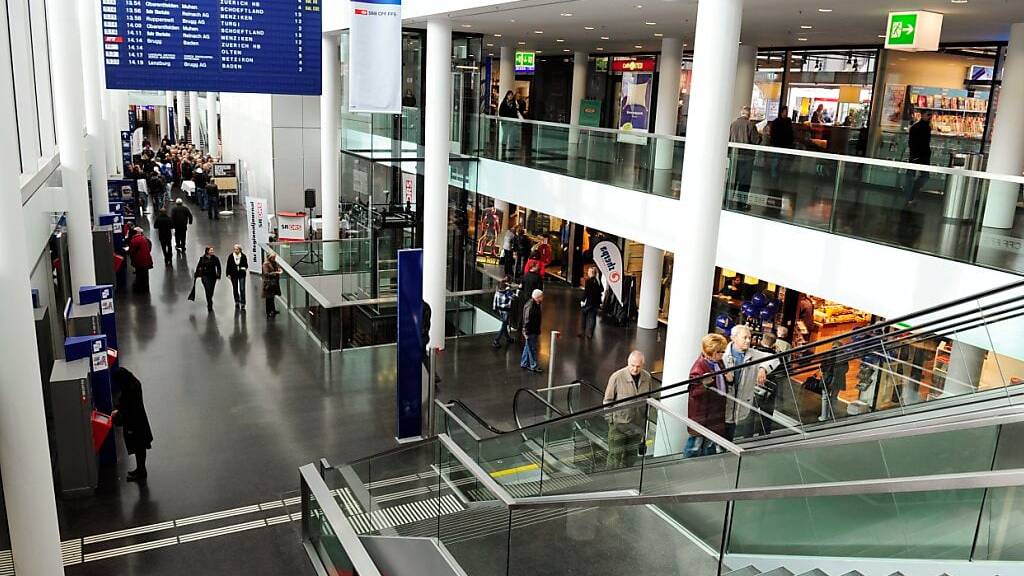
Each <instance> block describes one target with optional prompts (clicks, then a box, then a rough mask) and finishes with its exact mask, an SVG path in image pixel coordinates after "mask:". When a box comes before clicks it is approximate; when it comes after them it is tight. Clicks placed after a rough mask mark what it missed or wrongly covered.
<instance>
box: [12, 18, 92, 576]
mask: <svg viewBox="0 0 1024 576" xmlns="http://www.w3.org/2000/svg"><path fill="white" fill-rule="evenodd" d="M51 4H56V2H52V3H51ZM0 11H2V12H6V7H0ZM72 12H73V11H72ZM3 16H4V21H6V16H7V14H6V13H5V14H3ZM52 17H53V16H52V14H51V18H52ZM69 18H71V20H72V22H71V23H72V24H73V18H74V15H73V14H71V15H70V16H69ZM51 22H53V21H52V20H51ZM51 25H52V24H51ZM63 25H64V26H67V23H64V24H63ZM4 33H5V34H6V31H5V32H4ZM56 42H57V40H56V39H55V38H54V39H51V45H53V44H54V43H56ZM0 50H2V51H3V52H6V54H0V68H2V69H0V78H3V79H4V80H3V81H2V82H0V180H2V182H3V184H2V188H3V190H4V192H5V193H4V194H0V246H3V247H4V252H3V254H4V255H3V265H2V266H0V317H2V318H3V319H4V330H3V332H2V333H0V365H2V366H3V367H4V369H3V370H4V375H3V383H2V384H0V472H2V473H3V490H4V502H5V505H6V507H7V524H8V526H9V527H10V534H11V545H12V546H11V547H12V548H13V550H14V569H15V571H16V572H17V574H18V575H19V576H48V575H50V574H54V575H60V574H64V566H63V563H62V562H61V549H60V532H59V531H58V528H57V507H56V504H55V499H54V491H53V480H52V478H53V477H52V472H51V470H50V447H49V443H48V441H47V438H46V415H45V413H44V411H43V394H42V388H41V387H40V386H39V382H40V378H41V375H40V373H39V359H38V351H37V350H36V343H35V340H34V339H33V338H26V337H25V335H26V334H33V333H34V332H35V325H34V323H33V319H32V301H31V296H30V294H31V285H30V284H29V279H28V269H29V264H28V262H27V259H26V255H27V254H26V253H27V252H28V249H27V247H26V246H25V223H24V221H23V220H22V208H21V195H20V194H17V193H15V191H17V190H18V174H19V173H20V172H21V169H20V168H21V167H20V166H19V165H18V125H17V122H16V120H15V107H14V89H13V83H12V78H13V75H12V73H11V72H12V71H11V57H10V56H11V55H10V52H9V44H8V43H7V42H3V43H2V48H0ZM54 80H55V81H56V78H55V79H54ZM55 88H56V87H55ZM54 93H55V94H56V89H55V90H54ZM65 183H66V181H65Z"/></svg>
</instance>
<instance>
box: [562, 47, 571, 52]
mask: <svg viewBox="0 0 1024 576" xmlns="http://www.w3.org/2000/svg"><path fill="white" fill-rule="evenodd" d="M562 52H572V50H569V49H568V48H562Z"/></svg>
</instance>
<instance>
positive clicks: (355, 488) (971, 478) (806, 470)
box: [304, 401, 1024, 576]
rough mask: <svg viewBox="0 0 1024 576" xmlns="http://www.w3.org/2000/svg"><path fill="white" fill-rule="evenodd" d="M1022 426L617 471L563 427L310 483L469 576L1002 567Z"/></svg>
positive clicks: (641, 458)
mask: <svg viewBox="0 0 1024 576" xmlns="http://www.w3.org/2000/svg"><path fill="white" fill-rule="evenodd" d="M623 410H625V408H620V409H617V410H613V411H606V413H605V414H604V416H608V417H609V420H610V422H609V426H610V428H611V427H615V426H618V425H621V424H623V423H624V422H634V423H635V422H638V420H632V418H634V417H641V416H640V413H641V412H643V411H653V412H657V413H658V415H659V416H658V417H669V418H679V419H683V420H685V419H686V417H685V416H680V415H678V414H673V413H671V412H670V411H668V410H665V409H663V408H659V406H658V403H657V402H654V401H651V402H646V403H640V404H637V405H634V406H630V407H629V410H630V412H629V413H628V414H624V413H623ZM656 419H657V418H648V419H647V421H653V420H656ZM1022 420H1024V415H1022V414H1021V413H1019V412H1017V413H1014V414H1010V415H1004V416H1001V417H999V418H996V419H994V420H990V421H986V420H984V419H977V420H974V421H962V422H959V423H956V424H955V425H951V426H948V427H946V428H943V429H940V430H938V431H933V430H927V429H918V430H913V431H908V432H906V433H904V434H896V435H891V436H888V437H881V438H866V439H865V438H860V439H858V438H847V439H844V440H842V441H834V442H831V443H830V444H828V445H820V446H815V445H813V443H812V445H808V446H804V447H797V448H796V449H795V450H781V449H780V450H775V451H773V450H771V449H769V450H767V451H765V450H761V451H758V453H750V452H747V451H744V450H743V449H742V448H739V447H737V446H735V445H732V444H730V443H728V442H727V441H724V440H722V439H720V438H716V439H714V444H715V446H716V447H717V448H718V449H719V450H717V451H716V453H714V454H709V455H706V456H700V457H685V456H684V455H683V454H681V453H678V452H670V453H657V452H656V451H654V450H646V451H645V450H644V449H642V448H639V447H640V446H643V443H642V442H641V443H630V442H626V443H622V444H620V445H619V447H621V448H627V449H629V450H632V451H634V454H635V456H634V457H632V462H629V461H628V460H630V459H629V458H623V457H622V456H623V454H622V453H618V454H617V455H614V454H615V450H616V449H617V448H616V447H611V446H610V447H609V449H608V450H602V449H600V448H599V447H597V446H596V445H595V444H594V443H588V444H587V445H586V446H581V445H579V444H577V445H574V446H564V445H562V444H564V439H565V438H566V436H567V435H566V433H565V432H564V431H563V430H561V428H563V427H564V426H565V425H566V424H567V422H564V421H563V422H556V423H550V424H547V425H545V426H543V427H541V430H543V432H542V431H541V430H537V432H536V433H534V434H530V435H528V437H526V438H524V437H523V435H521V434H518V433H516V434H510V435H506V436H512V437H514V438H511V439H510V438H508V437H498V438H491V439H485V440H479V441H468V440H463V441H459V440H456V439H455V438H452V437H449V436H447V435H444V434H442V435H441V436H439V437H436V438H433V439H431V440H427V441H424V442H421V443H418V444H415V445H410V446H404V447H400V448H398V449H395V450H393V451H391V452H388V453H385V454H381V455H378V456H374V457H371V458H367V459H365V460H361V461H359V462H356V463H354V464H352V465H349V466H342V467H339V468H337V469H335V470H329V471H327V472H326V473H325V479H326V484H327V488H328V489H329V490H330V491H331V493H332V494H334V495H335V500H336V502H335V504H336V505H337V506H338V508H339V510H341V511H342V512H343V513H344V516H345V521H346V522H347V523H348V526H349V527H350V529H351V530H352V531H353V532H355V533H357V534H360V535H363V536H372V535H382V536H402V537H421V538H422V537H429V538H435V539H437V541H438V542H440V543H441V544H442V545H443V547H444V548H445V549H447V551H448V552H449V553H450V554H451V556H452V557H453V558H454V559H455V560H456V562H457V564H458V565H459V567H461V569H462V570H464V571H465V573H466V574H468V575H471V576H472V575H476V574H480V575H484V574H487V575H492V574H524V575H525V574H534V573H537V572H538V569H539V568H540V567H544V568H545V569H546V570H547V571H545V572H543V573H565V571H566V570H568V566H572V565H578V564H577V563H579V562H588V563H587V564H586V565H587V573H588V574H622V573H626V572H627V571H629V570H632V571H635V572H638V573H667V572H669V571H671V573H686V574H707V575H708V576H712V575H714V576H718V575H720V574H725V573H728V572H729V571H731V570H732V569H737V568H741V567H743V566H745V565H747V564H758V565H760V564H761V562H778V564H777V565H776V566H775V568H778V567H785V566H787V563H790V564H789V566H791V567H793V568H796V567H799V566H803V568H802V569H801V570H799V571H797V570H792V571H791V572H790V573H804V572H807V571H809V570H811V569H812V568H815V566H805V565H803V564H800V563H799V562H801V561H805V560H808V559H811V560H814V561H819V562H825V563H827V564H825V565H823V566H818V567H819V568H824V567H826V566H836V565H843V566H849V569H847V570H844V571H843V572H835V573H847V572H850V571H851V570H854V569H856V565H855V564H854V563H855V562H857V561H862V560H879V559H888V560H899V561H905V560H909V561H915V562H928V563H938V564H937V565H941V563H943V562H971V561H989V562H991V561H999V562H1006V561H1019V560H1020V559H1021V554H1020V549H1021V548H1020V547H1019V543H1020V535H1019V533H1018V532H1019V531H1016V530H1013V529H1011V528H1010V527H1011V526H1015V525H1016V523H1017V521H1018V520H1019V517H1020V514H1021V513H1024V498H1022V497H1021V495H1020V493H1019V492H1018V490H1019V489H1018V488H1017V486H1020V485H1021V484H1024V471H1022V470H1021V469H1020V468H1019V464H1020V462H1019V454H1018V453H1017V450H1016V447H1017V445H1018V442H1019V441H1020V440H1021V439H1022V438H1024V423H1022ZM690 424H693V423H692V422H690ZM640 428H643V426H640ZM574 433H578V429H577V431H575V432H574ZM614 434H616V432H612V436H611V437H610V438H609V439H610V440H612V438H614ZM644 439H645V440H651V438H644ZM467 448H469V449H467ZM470 449H471V450H474V451H475V452H471V451H470ZM598 456H599V457H598ZM605 458H607V459H608V462H601V464H600V465H596V466H595V464H597V463H598V461H599V460H601V461H603V460H604V459H605ZM858 462H863V465H861V466H858V465H857V463H858ZM304 510H305V508H304ZM782 528H785V529H782ZM340 532H346V530H340ZM314 534H315V535H319V533H318V532H315V531H314ZM640 535H642V537H641V536H640ZM566 536H571V537H569V538H565V537H566ZM655 536H657V537H655ZM652 540H653V542H652ZM570 542H573V543H576V544H584V545H582V546H576V545H570V544H569V543H570ZM645 542H652V546H647V545H645ZM585 543H590V544H597V543H601V546H597V547H596V548H594V547H591V546H590V545H589V544H585ZM608 546H611V547H612V548H613V549H614V550H613V552H614V553H612V554H611V555H608V556H607V557H606V551H605V550H604V547H608ZM666 550H667V551H669V552H665V551H666ZM538 554H542V555H543V556H544V559H545V561H544V563H543V564H538V563H537V559H536V557H537V555H538ZM791 562H795V563H791ZM666 567H668V568H666ZM769 570H770V569H764V568H762V571H764V572H768V571H769ZM829 573H833V572H829Z"/></svg>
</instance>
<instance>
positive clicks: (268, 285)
mask: <svg viewBox="0 0 1024 576" xmlns="http://www.w3.org/2000/svg"><path fill="white" fill-rule="evenodd" d="M262 272H263V298H264V299H266V301H267V318H273V317H274V316H277V314H278V312H277V305H276V304H275V303H274V298H275V297H276V296H280V295H281V274H282V273H283V272H284V270H282V269H281V265H280V264H278V263H277V254H270V255H268V256H267V260H266V261H265V262H264V263H263V269H262Z"/></svg>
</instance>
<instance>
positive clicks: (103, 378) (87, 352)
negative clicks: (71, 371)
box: [64, 334, 117, 464]
mask: <svg viewBox="0 0 1024 576" xmlns="http://www.w3.org/2000/svg"><path fill="white" fill-rule="evenodd" d="M64 357H65V359H66V360H67V361H68V362H72V361H74V360H80V359H82V358H88V359H89V372H90V375H89V381H90V383H91V385H92V402H93V407H94V408H95V409H96V410H97V411H99V412H102V413H103V414H110V413H111V412H112V411H113V410H114V394H113V390H112V389H111V384H110V366H109V365H108V364H107V337H106V336H104V335H103V334H99V335H96V336H73V337H71V338H68V339H67V340H65V341H64ZM100 463H101V464H116V463H117V450H116V449H115V447H114V435H113V434H111V435H109V436H107V439H106V441H104V442H103V447H102V448H100Z"/></svg>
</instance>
